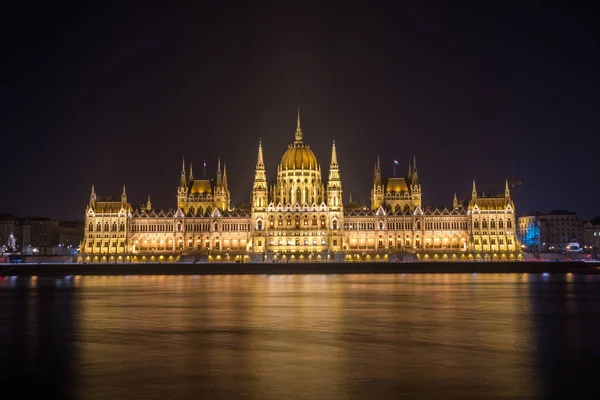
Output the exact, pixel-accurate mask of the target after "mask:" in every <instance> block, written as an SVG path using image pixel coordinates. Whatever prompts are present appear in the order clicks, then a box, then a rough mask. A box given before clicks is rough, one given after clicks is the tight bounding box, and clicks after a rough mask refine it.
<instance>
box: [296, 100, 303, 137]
mask: <svg viewBox="0 0 600 400" xmlns="http://www.w3.org/2000/svg"><path fill="white" fill-rule="evenodd" d="M296 143H302V127H301V126H300V106H298V124H297V125H296Z"/></svg>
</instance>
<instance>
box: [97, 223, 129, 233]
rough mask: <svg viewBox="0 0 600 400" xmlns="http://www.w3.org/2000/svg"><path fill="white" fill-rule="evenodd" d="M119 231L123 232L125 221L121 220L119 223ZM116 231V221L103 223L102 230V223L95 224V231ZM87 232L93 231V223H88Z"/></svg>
mask: <svg viewBox="0 0 600 400" xmlns="http://www.w3.org/2000/svg"><path fill="white" fill-rule="evenodd" d="M118 227H119V232H123V231H124V230H125V223H124V222H121V223H120V224H119V225H118ZM116 231H117V223H116V222H113V223H112V224H109V223H108V222H105V223H104V230H102V224H101V223H100V222H98V223H97V224H96V232H116ZM88 232H94V224H93V223H92V222H90V223H89V224H88Z"/></svg>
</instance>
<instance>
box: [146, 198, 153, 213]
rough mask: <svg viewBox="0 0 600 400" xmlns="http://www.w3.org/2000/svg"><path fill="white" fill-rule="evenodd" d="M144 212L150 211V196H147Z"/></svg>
mask: <svg viewBox="0 0 600 400" xmlns="http://www.w3.org/2000/svg"><path fill="white" fill-rule="evenodd" d="M146 211H152V202H151V201H150V195H148V201H147V202H146Z"/></svg>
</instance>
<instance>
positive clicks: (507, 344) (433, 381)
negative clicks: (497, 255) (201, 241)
mask: <svg viewBox="0 0 600 400" xmlns="http://www.w3.org/2000/svg"><path fill="white" fill-rule="evenodd" d="M599 363H600V276H598V275H577V274H576V275H573V274H391V275H293V276H276V275H271V276H129V277H127V276H86V277H84V276H73V277H66V278H60V279H55V278H41V277H40V278H35V277H34V278H17V277H12V278H11V277H0V383H1V385H0V396H2V397H3V398H7V399H8V398H13V397H7V395H9V394H10V395H13V394H14V395H17V396H19V397H20V398H25V396H27V395H30V394H34V393H40V394H41V395H42V397H41V398H65V399H68V398H73V399H200V398H215V399H216V398H219V399H220V398H223V399H274V400H275V399H277V400H281V399H296V398H297V399H397V398H411V399H412V398H421V399H445V398H457V399H509V398H510V399H559V398H565V399H574V398H598V394H596V393H595V392H594V391H595V390H597V388H598V384H597V381H598V379H599V378H598V376H597V372H598V371H600V368H599Z"/></svg>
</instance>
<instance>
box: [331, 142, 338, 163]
mask: <svg viewBox="0 0 600 400" xmlns="http://www.w3.org/2000/svg"><path fill="white" fill-rule="evenodd" d="M337 163H338V162H337V152H336V151H335V139H334V140H333V145H332V146H331V165H337Z"/></svg>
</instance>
